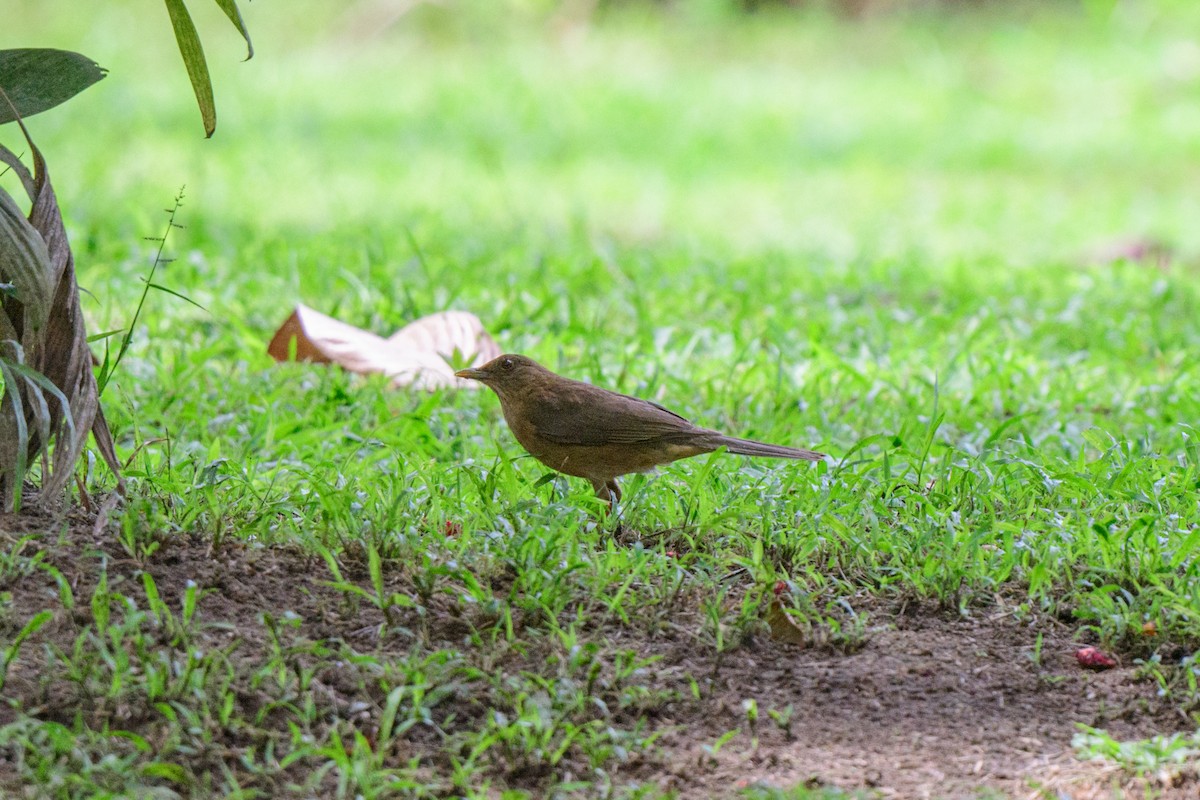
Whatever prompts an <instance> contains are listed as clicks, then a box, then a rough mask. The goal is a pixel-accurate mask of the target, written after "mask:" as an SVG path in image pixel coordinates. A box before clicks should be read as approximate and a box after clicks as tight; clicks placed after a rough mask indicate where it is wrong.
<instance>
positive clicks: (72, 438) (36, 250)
mask: <svg viewBox="0 0 1200 800" xmlns="http://www.w3.org/2000/svg"><path fill="white" fill-rule="evenodd" d="M18 124H19V125H20V127H21V132H22V133H23V134H24V135H25V141H26V143H27V144H28V145H29V151H30V154H31V156H32V160H33V170H32V172H31V171H30V170H29V168H28V167H26V166H25V164H24V163H22V162H21V161H20V159H18V158H17V156H16V155H15V154H14V153H13V152H12V151H11V150H9V149H7V148H5V147H3V146H0V162H2V163H3V164H4V165H6V166H7V167H8V168H11V169H12V171H13V173H14V174H15V175H16V177H17V178H18V180H19V181H20V183H21V185H22V187H23V188H24V189H25V192H26V194H28V195H29V200H30V202H31V207H30V209H29V217H28V220H26V219H25V218H23V217H22V215H21V212H20V209H19V208H18V206H17V204H16V202H15V201H13V199H12V198H11V197H10V196H9V195H8V193H7V192H5V191H4V190H3V189H0V285H3V286H4V287H5V290H4V291H0V340H3V341H4V342H5V345H4V352H3V353H0V357H3V359H4V365H3V366H4V371H5V372H6V373H7V374H6V375H5V384H6V385H5V393H4V401H3V403H0V510H15V509H17V508H18V507H19V506H20V500H21V497H20V491H21V484H22V482H23V480H22V479H23V473H24V465H25V463H26V458H27V457H29V456H33V457H37V456H41V458H42V461H43V468H42V472H41V476H42V481H41V487H40V489H41V491H40V492H39V493H38V495H37V498H36V500H37V502H38V503H39V504H41V505H49V504H54V503H57V502H59V501H60V500H61V499H62V497H63V496H64V493H65V489H66V486H67V482H68V481H69V480H70V478H71V476H72V475H73V474H74V470H75V465H76V462H78V461H79V458H80V456H81V455H82V453H83V449H84V446H85V445H86V444H87V435H88V432H89V431H90V432H91V433H92V434H93V435H94V437H95V441H96V446H97V449H98V450H99V452H100V455H101V456H102V457H103V458H104V460H105V462H106V463H107V464H108V466H109V468H110V469H111V470H112V472H113V474H114V475H116V476H117V486H118V489H119V490H120V491H121V492H122V493H124V487H125V484H124V482H123V481H122V480H121V477H120V474H121V473H120V465H119V463H118V462H117V456H116V452H115V450H114V448H113V442H112V436H111V434H110V433H109V430H108V424H107V422H106V421H105V419H104V412H103V411H102V410H101V409H100V397H99V391H98V389H97V387H96V377H95V375H94V374H93V372H92V361H91V351H90V350H89V349H88V345H87V331H86V328H85V326H84V320H83V313H82V311H81V310H80V306H79V286H78V285H77V284H76V282H75V258H74V256H73V255H72V254H71V248H70V246H69V244H68V243H67V233H66V229H65V227H64V226H63V219H62V214H61V213H60V211H59V207H58V200H57V199H56V197H55V195H54V187H53V186H52V185H51V183H50V173H49V170H48V169H47V167H46V161H45V159H44V158H43V157H42V153H41V151H40V150H38V148H37V146H36V145H34V143H33V140H32V139H30V138H29V132H28V131H27V130H26V129H25V125H24V123H23V122H19V123H18ZM52 444H53V453H51V445H52ZM18 450H19V451H21V452H16V451H18Z"/></svg>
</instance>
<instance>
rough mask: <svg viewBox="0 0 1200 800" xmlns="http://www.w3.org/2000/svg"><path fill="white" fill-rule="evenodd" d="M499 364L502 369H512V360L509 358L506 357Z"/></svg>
mask: <svg viewBox="0 0 1200 800" xmlns="http://www.w3.org/2000/svg"><path fill="white" fill-rule="evenodd" d="M500 366H501V367H503V368H504V369H512V368H513V360H512V359H511V358H506V359H504V360H503V361H501V362H500Z"/></svg>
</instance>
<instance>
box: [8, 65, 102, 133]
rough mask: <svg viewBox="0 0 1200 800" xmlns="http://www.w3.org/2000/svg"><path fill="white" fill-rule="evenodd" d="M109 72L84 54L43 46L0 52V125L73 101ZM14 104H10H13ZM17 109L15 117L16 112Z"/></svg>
mask: <svg viewBox="0 0 1200 800" xmlns="http://www.w3.org/2000/svg"><path fill="white" fill-rule="evenodd" d="M106 73H107V70H105V69H104V67H102V66H100V65H99V64H97V63H96V62H95V61H92V60H91V59H90V58H88V57H87V56H85V55H80V54H79V53H72V52H71V51H69V50H53V49H50V48H44V47H36V48H35V47H30V48H20V49H16V50H0V89H3V90H4V94H6V95H8V102H7V103H6V102H4V101H3V100H0V125H3V124H4V123H5V122H12V121H14V120H16V119H17V114H19V115H20V116H21V117H31V116H33V115H34V114H39V113H41V112H42V111H45V110H47V109H50V108H54V107H55V106H56V105H58V104H59V103H63V102H66V101H67V100H70V99H71V98H72V97H74V96H75V95H77V94H79V93H80V92H82V91H83V90H84V89H86V88H88V87H89V86H91V85H92V84H93V83H96V82H97V81H99V80H100V79H101V78H103V77H104V76H105V74H106ZM10 103H11V105H10ZM14 108H15V109H16V114H14V113H13V109H14Z"/></svg>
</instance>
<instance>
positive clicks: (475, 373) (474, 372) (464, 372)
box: [454, 367, 487, 381]
mask: <svg viewBox="0 0 1200 800" xmlns="http://www.w3.org/2000/svg"><path fill="white" fill-rule="evenodd" d="M486 375H487V373H486V372H484V371H483V370H481V369H476V368H475V367H471V368H469V369H460V370H459V371H458V372H456V373H454V377H456V378H467V379H469V380H473V381H481V380H483V379H484V377H485V376H486Z"/></svg>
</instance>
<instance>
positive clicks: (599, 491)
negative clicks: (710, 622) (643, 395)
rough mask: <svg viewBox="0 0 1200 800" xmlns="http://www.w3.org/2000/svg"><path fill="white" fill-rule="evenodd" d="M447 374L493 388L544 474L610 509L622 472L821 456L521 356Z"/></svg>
mask: <svg viewBox="0 0 1200 800" xmlns="http://www.w3.org/2000/svg"><path fill="white" fill-rule="evenodd" d="M454 374H455V375H456V376H457V377H459V378H467V379H470V380H476V381H479V382H480V383H482V384H484V385H485V386H487V387H488V388H490V389H491V390H492V391H494V392H495V393H496V396H497V397H499V398H500V409H501V410H502V411H503V413H504V419H505V421H506V422H507V423H508V427H509V429H510V430H511V431H512V433H513V435H514V436H515V437H516V438H517V441H518V442H520V443H521V446H522V447H524V448H525V449H526V450H527V451H529V454H530V455H532V456H533V457H534V458H536V459H537V460H538V461H540V462H542V463H543V464H545V465H546V466H547V467H549V468H550V469H552V470H555V471H557V472H561V473H564V474H566V475H573V476H575V477H578V478H586V479H587V480H589V481H591V484H592V488H593V489H594V490H595V492H596V496H597V497H598V498H600V500H601V501H603V502H604V503H605V504H606V505H607V506H608V508H609V509H610V510H611V509H612V508H613V505H614V503H619V502H620V501H621V487H620V485H619V484H618V483H617V478H619V477H621V476H622V475H627V474H629V473H632V472H649V471H651V470H653V469H654V468H655V467H657V466H659V465H662V464H668V463H670V462H672V461H677V460H679V459H681V458H689V457H691V456H698V455H701V454H703V453H711V452H713V451H714V450H717V449H718V448H721V447H724V448H725V450H726V451H727V452H730V453H736V454H738V455H745V456H766V457H768V458H789V459H796V460H801V461H821V460H823V459H825V458H826V457H827V456H826V455H825V454H824V453H818V452H816V451H815V450H802V449H799V448H795V447H784V446H782V445H777V444H767V443H766V442H756V441H753V440H752V439H738V438H735V437H733V436H726V435H724V434H722V433H719V432H717V431H714V430H709V429H708V428H701V427H699V426H697V425H693V424H692V423H691V422H689V421H688V420H687V419H685V418H683V417H681V416H680V415H678V414H676V413H675V412H674V411H670V410H668V409H666V408H664V407H663V406H660V405H659V404H658V403H652V402H650V401H649V400H641V399H639V398H637V397H631V396H629V395H625V394H620V393H618V392H612V391H609V390H608V389H602V388H600V387H599V386H594V385H592V384H590V383H584V382H583V381H577V380H572V379H571V378H564V377H563V376H561V375H556V374H555V373H553V372H551V371H550V370H548V369H546V368H545V367H543V366H542V365H541V364H538V363H537V362H536V361H534V360H533V359H531V358H527V357H525V356H522V355H516V354H513V353H508V354H505V355H501V356H499V357H497V358H494V359H492V360H491V361H489V362H487V363H486V364H484V365H483V366H480V367H473V368H469V369H462V370H459V371H458V372H456V373H454Z"/></svg>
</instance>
